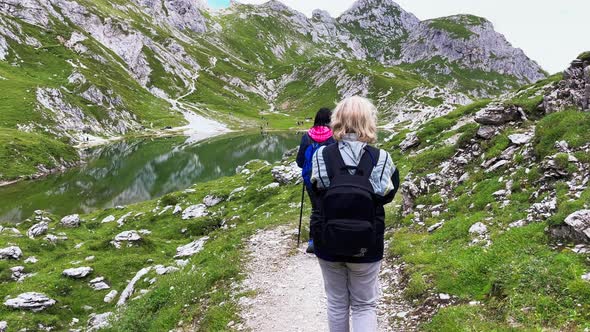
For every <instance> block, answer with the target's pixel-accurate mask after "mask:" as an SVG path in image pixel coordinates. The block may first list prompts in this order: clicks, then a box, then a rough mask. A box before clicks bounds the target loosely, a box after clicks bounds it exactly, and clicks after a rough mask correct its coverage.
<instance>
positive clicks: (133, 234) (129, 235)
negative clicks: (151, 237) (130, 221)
mask: <svg viewBox="0 0 590 332" xmlns="http://www.w3.org/2000/svg"><path fill="white" fill-rule="evenodd" d="M139 240H141V236H140V235H139V233H138V232H137V231H124V232H121V233H119V234H117V236H115V242H122V241H129V242H136V241H139Z"/></svg>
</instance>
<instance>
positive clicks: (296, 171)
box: [270, 162, 302, 184]
mask: <svg viewBox="0 0 590 332" xmlns="http://www.w3.org/2000/svg"><path fill="white" fill-rule="evenodd" d="M270 172H271V173H272V176H273V178H274V179H275V181H277V182H278V183H281V184H289V183H294V184H297V183H300V182H301V181H302V178H301V168H299V166H297V163H296V162H292V163H290V164H289V165H287V166H283V165H280V166H275V167H273V168H272V169H271V171H270Z"/></svg>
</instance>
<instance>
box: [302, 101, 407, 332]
mask: <svg viewBox="0 0 590 332" xmlns="http://www.w3.org/2000/svg"><path fill="white" fill-rule="evenodd" d="M376 113H377V111H376V108H375V106H374V105H373V104H372V103H371V102H370V101H369V100H367V99H365V98H361V97H350V98H347V99H344V100H343V101H341V102H340V103H339V104H338V106H336V109H335V110H334V113H333V114H332V121H331V126H332V130H333V131H334V138H335V139H336V141H337V142H338V143H337V144H332V145H330V146H326V147H320V148H319V149H318V150H317V152H316V153H315V155H314V156H313V165H312V167H313V169H312V177H311V182H312V183H313V188H314V190H315V191H316V192H317V195H318V197H319V198H318V201H317V202H318V205H319V208H320V211H321V215H320V218H315V219H312V225H311V233H312V237H313V240H314V247H315V254H316V256H317V257H318V260H319V264H320V267H321V270H322V275H323V278H324V287H325V291H326V295H327V297H328V324H329V326H330V331H331V332H348V331H349V330H350V327H349V315H350V312H351V311H352V329H353V331H354V332H364V331H367V332H369V331H371V332H372V331H377V312H376V309H377V300H378V298H379V284H378V276H379V269H380V267H381V260H382V259H383V247H384V239H383V237H384V232H385V210H384V208H383V206H384V205H385V204H387V203H390V202H391V201H392V200H393V197H394V196H395V194H396V192H397V189H398V188H399V172H398V170H397V169H396V167H395V166H394V164H393V161H392V160H391V156H390V155H389V153H387V152H386V151H384V150H380V149H377V148H374V147H372V146H370V145H368V144H370V143H375V142H376V140H377V126H376V118H377V115H376Z"/></svg>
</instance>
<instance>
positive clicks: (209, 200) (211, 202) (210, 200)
mask: <svg viewBox="0 0 590 332" xmlns="http://www.w3.org/2000/svg"><path fill="white" fill-rule="evenodd" d="M221 202H223V197H217V196H215V195H207V196H205V198H203V204H205V205H206V206H207V207H213V206H215V205H217V204H219V203H221Z"/></svg>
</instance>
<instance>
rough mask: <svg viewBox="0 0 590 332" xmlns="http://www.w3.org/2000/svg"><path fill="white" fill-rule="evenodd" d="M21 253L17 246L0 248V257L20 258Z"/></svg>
mask: <svg viewBox="0 0 590 332" xmlns="http://www.w3.org/2000/svg"><path fill="white" fill-rule="evenodd" d="M22 255H23V252H22V250H20V248H19V247H17V246H11V247H6V248H3V249H0V259H20V258H21V257H22Z"/></svg>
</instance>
